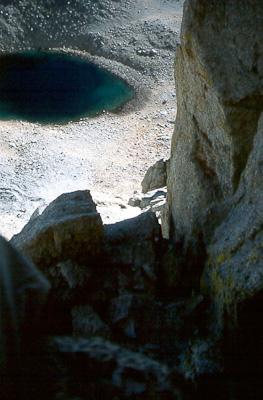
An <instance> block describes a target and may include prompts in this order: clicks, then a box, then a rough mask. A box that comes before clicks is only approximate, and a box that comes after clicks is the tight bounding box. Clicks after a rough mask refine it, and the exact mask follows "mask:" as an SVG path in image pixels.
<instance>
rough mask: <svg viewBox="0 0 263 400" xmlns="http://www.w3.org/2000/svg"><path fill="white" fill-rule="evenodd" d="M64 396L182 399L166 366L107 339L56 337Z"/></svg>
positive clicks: (58, 368)
mask: <svg viewBox="0 0 263 400" xmlns="http://www.w3.org/2000/svg"><path fill="white" fill-rule="evenodd" d="M53 348H54V349H55V351H56V353H57V354H56V357H57V364H58V365H57V368H56V373H57V375H58V378H60V376H59V372H60V371H63V373H61V384H60V385H58V387H60V396H61V397H62V398H67V399H68V398H69V399H71V398H81V399H90V398H92V399H101V398H104V399H109V400H110V399H113V398H115V399H126V398H134V397H136V399H140V400H142V399H145V400H146V399H147V400H148V399H154V400H159V399H163V400H168V399H178V400H179V399H182V394H181V392H180V390H178V389H176V388H175V387H174V384H173V382H172V376H171V372H170V371H169V369H168V368H167V366H166V365H164V364H162V363H160V362H157V361H154V360H151V359H150V358H148V357H146V356H144V355H142V354H140V353H135V352H132V351H129V350H126V349H125V348H122V347H121V346H118V345H115V344H112V343H110V342H107V341H105V340H102V339H99V338H94V339H90V340H84V339H78V340H76V339H72V338H63V337H61V338H55V339H54V340H53Z"/></svg>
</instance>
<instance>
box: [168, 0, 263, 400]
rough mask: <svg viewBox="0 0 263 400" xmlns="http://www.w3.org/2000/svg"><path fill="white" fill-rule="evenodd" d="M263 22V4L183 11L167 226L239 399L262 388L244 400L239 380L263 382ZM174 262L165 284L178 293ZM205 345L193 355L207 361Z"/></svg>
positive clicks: (197, 5) (189, 4)
mask: <svg viewBox="0 0 263 400" xmlns="http://www.w3.org/2000/svg"><path fill="white" fill-rule="evenodd" d="M262 18H263V4H262V2H261V1H259V0H255V1H253V4H252V3H250V2H243V1H241V2H239V1H234V0H230V1H228V0H227V1H226V0H223V1H220V2H216V1H206V0H205V1H203V0H193V1H192V0H191V1H190V0H187V1H186V2H185V6H184V17H183V22H182V29H181V46H180V47H179V48H178V50H177V52H176V60H175V82H176V89H177V99H178V113H177V118H176V123H175V130H174V135H173V140H172V150H171V158H170V166H169V173H168V183H167V190H168V194H167V204H166V208H165V212H164V217H163V232H164V234H165V237H169V238H170V239H171V242H173V243H174V245H172V244H171V246H174V248H176V246H178V245H179V244H180V243H181V244H182V248H181V250H180V251H179V255H178V254H177V255H176V254H175V260H178V256H179V257H180V254H181V255H183V256H184V260H183V264H184V265H185V264H186V260H187V259H186V258H185V255H186V254H187V253H188V271H187V269H186V271H187V273H188V276H189V280H190V279H191V277H192V276H193V275H194V274H195V271H194V269H193V268H194V267H198V268H197V273H198V274H197V278H198V280H199V281H200V278H201V281H200V282H201V292H202V293H203V294H204V296H205V297H206V298H207V299H209V301H210V302H211V306H210V317H211V320H210V323H211V327H212V331H213V334H214V338H217V339H218V338H220V343H221V344H220V346H221V348H220V351H222V354H223V357H224V368H225V371H227V373H228V374H229V375H228V376H231V375H233V374H236V376H237V377H238V378H237V381H236V383H235V385H234V386H235V389H234V392H235V395H234V397H235V398H243V397H246V398H254V397H255V393H257V391H258V393H257V394H256V398H260V395H262V390H261V388H260V387H259V386H260V385H259V383H258V382H257V381H256V380H254V381H253V379H252V378H251V380H248V381H247V387H249V388H250V389H249V390H248V391H244V383H243V382H242V379H240V377H241V376H253V377H255V376H262V374H263V365H262V361H261V360H262V354H263V345H262V333H263V324H262V323H261V317H260V315H261V314H262V312H263V275H262V263H263V252H262V243H263V229H262V226H263V225H262V221H263V208H262V198H263V197H262V196H263V185H262V172H263V171H262V154H263V140H262V137H263V134H262V133H263V117H262V110H263V95H262V93H263V83H262V82H263V79H262V78H263V51H262V46H261V43H262V40H263V31H262V26H261V21H262ZM252 21H253V23H252ZM198 257H199V260H198ZM170 261H171V260H170ZM170 261H169V260H168V265H167V264H166V277H167V279H168V281H169V283H172V281H173V280H174V283H175V284H176V282H178V281H180V280H181V278H180V274H179V275H176V273H175V272H174V273H173V271H172V268H171V264H169V262H170ZM179 261H180V258H179ZM173 263H174V261H172V264H173ZM169 265H170V266H169ZM180 268H181V267H180V263H179V270H178V271H179V272H180ZM203 270H204V271H203ZM170 278H172V280H171V279H170ZM184 279H185V277H184ZM196 289H197V290H199V289H200V288H199V289H198V287H197V286H196V285H195V290H196ZM217 339H216V340H217ZM218 343H219V342H218ZM207 345H208V343H207V342H206V344H205V345H203V344H202V342H199V343H197V344H196V345H191V346H190V347H189V352H190V353H191V354H192V355H193V354H194V353H195V354H196V359H198V358H199V355H200V354H201V353H203V354H204V357H206V356H205V353H206V352H207V350H206V348H207ZM208 348H209V345H208ZM212 351H215V352H216V350H215V349H214V350H212ZM199 361H200V360H199ZM191 363H192V365H193V364H194V361H193V360H192V361H191V362H190V364H191ZM190 364H189V365H190ZM201 364H202V363H201ZM201 364H199V367H200V370H202V365H201ZM199 367H198V368H199ZM198 368H197V369H196V370H198ZM190 370H191V368H190V369H189V373H190ZM190 375H191V373H190ZM248 392H250V394H249V393H248ZM259 393H260V395H259ZM242 396H243V397H242ZM250 396H251V397H250ZM257 396H259V397H257Z"/></svg>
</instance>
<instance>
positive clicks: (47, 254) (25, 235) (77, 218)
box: [11, 190, 103, 270]
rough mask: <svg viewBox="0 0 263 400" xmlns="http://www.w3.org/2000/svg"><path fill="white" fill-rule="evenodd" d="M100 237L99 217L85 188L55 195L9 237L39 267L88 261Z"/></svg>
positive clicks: (92, 256) (98, 246)
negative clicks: (45, 206) (51, 200)
mask: <svg viewBox="0 0 263 400" xmlns="http://www.w3.org/2000/svg"><path fill="white" fill-rule="evenodd" d="M102 241H103V226H102V221H101V218H100V215H99V214H98V212H97V210H96V206H95V204H94V202H93V200H92V198H91V195H90V192H89V191H85V190H84V191H77V192H72V193H66V194H63V195H61V196H59V197H58V198H57V199H56V200H54V201H53V202H52V203H51V204H50V205H49V206H48V207H47V208H46V209H45V210H44V211H43V213H42V214H41V215H40V216H39V217H36V218H34V219H31V220H30V221H29V223H28V224H27V225H26V226H25V227H24V228H23V229H22V231H21V232H20V233H19V234H18V235H15V236H14V237H13V238H12V240H11V242H12V243H13V244H14V245H15V246H16V247H17V248H18V249H19V250H20V251H21V252H22V253H23V254H25V255H26V256H27V257H28V258H30V259H31V260H32V261H33V262H34V263H35V264H36V265H37V266H38V267H39V268H40V269H42V270H43V269H47V268H48V267H50V266H52V265H56V263H58V262H63V261H67V260H69V259H70V260H73V261H77V262H80V263H83V262H89V261H91V259H92V258H94V257H95V256H97V255H98V254H100V252H101V248H102Z"/></svg>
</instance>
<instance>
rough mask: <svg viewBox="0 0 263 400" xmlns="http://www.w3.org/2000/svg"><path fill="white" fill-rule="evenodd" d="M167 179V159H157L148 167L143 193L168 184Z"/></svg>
mask: <svg viewBox="0 0 263 400" xmlns="http://www.w3.org/2000/svg"><path fill="white" fill-rule="evenodd" d="M166 179H167V161H164V160H159V161H156V163H155V164H154V165H151V166H150V167H149V168H148V170H147V172H146V174H145V176H144V178H143V180H142V193H147V192H149V191H151V190H154V189H159V188H161V187H164V186H166Z"/></svg>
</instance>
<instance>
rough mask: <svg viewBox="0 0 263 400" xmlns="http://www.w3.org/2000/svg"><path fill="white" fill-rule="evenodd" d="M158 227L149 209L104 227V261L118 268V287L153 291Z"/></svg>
mask: <svg viewBox="0 0 263 400" xmlns="http://www.w3.org/2000/svg"><path fill="white" fill-rule="evenodd" d="M161 240H162V238H161V229H160V225H159V224H158V222H157V219H156V217H155V214H154V213H153V212H151V211H149V212H146V213H143V214H141V215H139V216H138V217H135V218H133V219H130V220H125V221H122V222H118V223H116V224H112V225H105V227H104V242H105V245H104V254H105V262H106V263H107V264H108V265H111V266H112V267H111V268H115V269H116V268H117V270H118V271H117V274H118V278H117V279H118V283H117V287H118V291H119V293H120V294H121V293H122V294H124V293H126V292H127V290H128V291H141V292H142V291H143V292H145V293H154V291H155V286H156V280H157V278H156V268H157V248H158V244H159V242H161Z"/></svg>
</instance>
